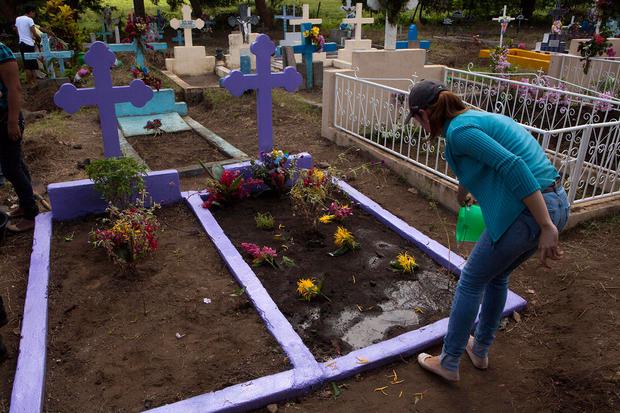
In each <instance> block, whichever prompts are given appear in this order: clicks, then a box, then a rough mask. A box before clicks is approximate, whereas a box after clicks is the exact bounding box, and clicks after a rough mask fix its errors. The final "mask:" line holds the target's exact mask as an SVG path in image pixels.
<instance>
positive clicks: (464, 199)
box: [456, 185, 477, 206]
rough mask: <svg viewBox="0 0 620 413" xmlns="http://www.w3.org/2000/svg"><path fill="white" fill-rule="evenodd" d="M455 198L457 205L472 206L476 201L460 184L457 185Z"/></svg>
mask: <svg viewBox="0 0 620 413" xmlns="http://www.w3.org/2000/svg"><path fill="white" fill-rule="evenodd" d="M456 200H457V201H458V203H459V205H463V206H472V205H473V204H475V203H476V202H477V201H476V198H474V196H473V195H472V194H470V193H469V191H468V190H467V188H465V187H464V186H462V185H459V191H458V193H457V195H456Z"/></svg>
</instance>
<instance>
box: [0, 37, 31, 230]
mask: <svg viewBox="0 0 620 413" xmlns="http://www.w3.org/2000/svg"><path fill="white" fill-rule="evenodd" d="M21 97H22V96H21V85H20V82H19V69H18V66H17V62H16V61H15V56H14V55H13V52H11V49H9V48H8V47H7V46H5V45H4V44H3V43H0V167H1V168H2V173H3V174H4V176H5V177H6V179H7V180H8V181H9V182H11V184H12V185H13V188H14V189H15V192H16V193H17V197H18V198H19V207H18V208H16V209H14V210H12V211H10V212H9V216H10V218H11V221H10V223H9V225H7V229H8V230H9V231H11V232H24V231H29V230H31V229H32V228H34V218H35V217H36V216H37V214H38V213H39V209H38V207H37V203H36V200H35V197H34V193H33V191H32V182H31V178H30V172H29V171H28V167H27V166H26V164H25V163H24V159H23V157H22V135H23V132H24V118H23V116H22V114H21V112H20V107H21Z"/></svg>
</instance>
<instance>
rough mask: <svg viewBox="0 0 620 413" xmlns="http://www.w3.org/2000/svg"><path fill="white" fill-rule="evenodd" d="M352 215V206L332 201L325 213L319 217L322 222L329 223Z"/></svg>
mask: <svg viewBox="0 0 620 413" xmlns="http://www.w3.org/2000/svg"><path fill="white" fill-rule="evenodd" d="M351 215H353V208H351V207H350V206H349V205H341V204H340V203H339V202H338V201H334V202H332V203H331V204H330V205H329V209H328V210H327V213H326V214H323V215H322V216H321V217H320V218H319V222H320V223H322V224H331V223H332V222H334V221H339V222H340V221H343V220H344V219H345V218H346V217H350V216H351Z"/></svg>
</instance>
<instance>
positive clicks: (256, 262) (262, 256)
mask: <svg viewBox="0 0 620 413" xmlns="http://www.w3.org/2000/svg"><path fill="white" fill-rule="evenodd" d="M241 248H242V249H243V251H245V252H246V253H247V254H248V255H249V256H250V257H251V258H252V266H253V267H260V266H261V265H263V264H269V265H271V266H272V267H273V268H278V263H277V262H276V258H277V257H278V254H277V252H276V250H274V249H273V248H270V247H268V246H263V247H262V248H261V247H259V246H258V245H256V244H252V243H248V242H243V243H241Z"/></svg>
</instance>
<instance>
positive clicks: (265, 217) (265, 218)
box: [254, 212, 275, 230]
mask: <svg viewBox="0 0 620 413" xmlns="http://www.w3.org/2000/svg"><path fill="white" fill-rule="evenodd" d="M254 221H256V228H258V229H264V230H272V229H273V228H274V227H275V220H274V219H273V215H271V214H270V213H269V212H265V213H264V214H262V213H260V212H257V213H256V216H255V217H254Z"/></svg>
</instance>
